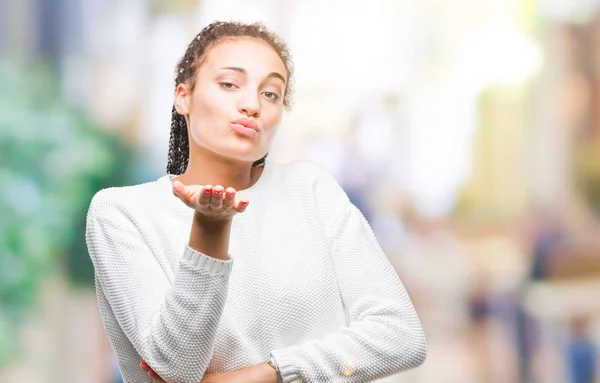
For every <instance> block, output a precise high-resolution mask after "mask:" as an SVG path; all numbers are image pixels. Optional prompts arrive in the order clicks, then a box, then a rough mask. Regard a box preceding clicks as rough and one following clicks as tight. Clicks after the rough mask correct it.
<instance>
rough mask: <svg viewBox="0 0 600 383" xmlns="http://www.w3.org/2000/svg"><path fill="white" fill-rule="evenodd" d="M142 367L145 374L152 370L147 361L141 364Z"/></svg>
mask: <svg viewBox="0 0 600 383" xmlns="http://www.w3.org/2000/svg"><path fill="white" fill-rule="evenodd" d="M140 367H141V368H142V370H144V372H150V371H151V370H152V369H151V368H150V366H149V365H148V363H146V362H145V361H142V363H140Z"/></svg>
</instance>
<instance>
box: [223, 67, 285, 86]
mask: <svg viewBox="0 0 600 383" xmlns="http://www.w3.org/2000/svg"><path fill="white" fill-rule="evenodd" d="M221 69H225V70H232V71H235V72H239V73H243V74H246V73H247V72H246V69H244V68H240V67H237V66H226V67H223V68H221ZM267 78H278V79H280V80H281V81H283V83H284V84H285V83H286V80H285V77H283V75H282V74H280V73H277V72H271V73H269V74H268V75H267Z"/></svg>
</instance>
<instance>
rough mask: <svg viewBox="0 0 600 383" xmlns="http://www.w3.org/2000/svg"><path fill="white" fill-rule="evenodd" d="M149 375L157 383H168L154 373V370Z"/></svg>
mask: <svg viewBox="0 0 600 383" xmlns="http://www.w3.org/2000/svg"><path fill="white" fill-rule="evenodd" d="M148 375H149V376H150V378H151V379H152V380H154V381H155V382H159V383H167V382H166V381H165V380H164V379H163V378H161V377H160V376H158V374H157V373H156V372H154V370H150V372H149V373H148Z"/></svg>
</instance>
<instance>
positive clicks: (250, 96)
mask: <svg viewBox="0 0 600 383" xmlns="http://www.w3.org/2000/svg"><path fill="white" fill-rule="evenodd" d="M240 93H241V92H240ZM238 111H239V112H240V113H242V114H245V115H246V116H248V117H258V116H260V100H259V99H258V94H257V93H256V92H251V91H249V92H244V93H243V94H242V95H241V97H240V100H239V102H238Z"/></svg>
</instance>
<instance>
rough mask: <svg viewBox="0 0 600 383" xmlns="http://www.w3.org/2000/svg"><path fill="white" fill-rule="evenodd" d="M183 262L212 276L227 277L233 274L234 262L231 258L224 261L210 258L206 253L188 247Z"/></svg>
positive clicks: (184, 252)
mask: <svg viewBox="0 0 600 383" xmlns="http://www.w3.org/2000/svg"><path fill="white" fill-rule="evenodd" d="M182 260H183V262H185V263H187V264H188V265H189V266H191V267H193V268H195V269H197V270H200V271H204V272H206V273H208V274H210V275H223V276H226V277H228V276H229V274H230V273H231V267H232V266H233V260H232V259H231V258H229V259H228V260H226V261H223V260H221V259H216V258H213V257H209V256H208V255H206V254H204V253H201V252H199V251H197V250H194V249H192V248H191V247H189V246H188V245H186V246H185V250H184V251H183V257H182Z"/></svg>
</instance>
